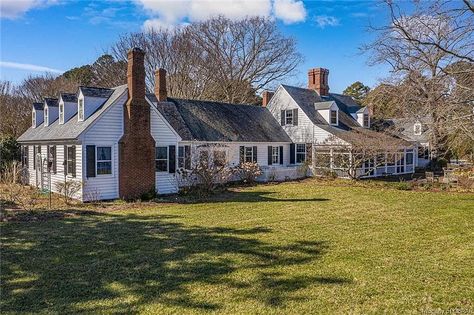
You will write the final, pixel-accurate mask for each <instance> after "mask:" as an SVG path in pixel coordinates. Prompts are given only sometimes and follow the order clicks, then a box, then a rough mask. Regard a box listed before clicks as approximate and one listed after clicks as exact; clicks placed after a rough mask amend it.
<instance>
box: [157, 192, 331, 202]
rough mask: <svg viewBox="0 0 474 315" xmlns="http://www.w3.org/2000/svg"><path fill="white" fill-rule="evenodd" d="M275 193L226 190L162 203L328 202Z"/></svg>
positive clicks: (325, 199) (168, 198) (187, 196)
mask: <svg viewBox="0 0 474 315" xmlns="http://www.w3.org/2000/svg"><path fill="white" fill-rule="evenodd" d="M273 195H275V192H271V191H236V190H226V191H223V192H220V193H215V194H213V195H210V196H207V197H197V196H195V195H192V194H190V195H184V196H178V197H176V196H169V197H165V198H164V199H163V201H165V202H166V201H169V202H178V203H183V204H196V203H221V202H317V201H329V199H327V198H277V197H272V196H273Z"/></svg>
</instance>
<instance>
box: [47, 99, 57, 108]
mask: <svg viewBox="0 0 474 315" xmlns="http://www.w3.org/2000/svg"><path fill="white" fill-rule="evenodd" d="M44 102H45V103H46V105H48V107H58V105H59V103H58V99H57V98H50V97H45V98H44Z"/></svg>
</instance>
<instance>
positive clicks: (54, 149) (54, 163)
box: [51, 145, 57, 174]
mask: <svg viewBox="0 0 474 315" xmlns="http://www.w3.org/2000/svg"><path fill="white" fill-rule="evenodd" d="M51 150H52V156H53V173H54V174H56V171H57V168H56V146H55V145H53V146H51Z"/></svg>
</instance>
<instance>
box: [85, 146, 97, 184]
mask: <svg viewBox="0 0 474 315" xmlns="http://www.w3.org/2000/svg"><path fill="white" fill-rule="evenodd" d="M86 159H87V160H86V167H87V173H86V174H87V177H95V145H87V146H86Z"/></svg>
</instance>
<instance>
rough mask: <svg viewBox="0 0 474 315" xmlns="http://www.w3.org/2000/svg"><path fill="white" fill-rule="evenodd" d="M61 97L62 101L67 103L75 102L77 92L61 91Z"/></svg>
mask: <svg viewBox="0 0 474 315" xmlns="http://www.w3.org/2000/svg"><path fill="white" fill-rule="evenodd" d="M60 95H61V98H62V99H63V101H65V102H68V103H76V102H77V94H76V93H61V94H60Z"/></svg>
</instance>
